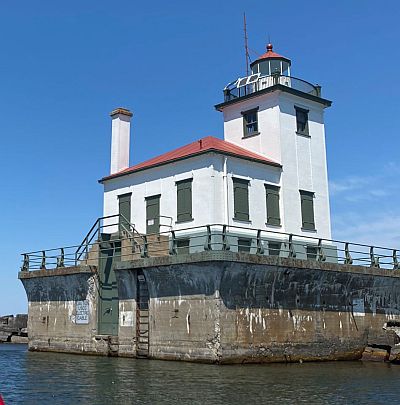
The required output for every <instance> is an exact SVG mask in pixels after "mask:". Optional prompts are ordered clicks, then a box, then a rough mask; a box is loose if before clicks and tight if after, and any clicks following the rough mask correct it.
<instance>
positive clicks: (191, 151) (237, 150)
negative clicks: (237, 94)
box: [100, 136, 281, 182]
mask: <svg viewBox="0 0 400 405" xmlns="http://www.w3.org/2000/svg"><path fill="white" fill-rule="evenodd" d="M209 152H216V153H221V154H224V155H229V156H234V157H238V158H242V159H248V160H252V161H255V162H259V163H264V164H268V165H272V166H277V167H281V165H280V164H279V163H276V162H274V161H272V160H270V159H268V158H266V157H264V156H262V155H258V154H257V153H254V152H251V151H249V150H247V149H244V148H241V147H240V146H236V145H234V144H233V143H230V142H227V141H223V140H222V139H218V138H214V137H213V136H207V137H205V138H202V139H199V140H198V141H195V142H192V143H189V144H188V145H185V146H182V147H180V148H178V149H175V150H172V151H171V152H167V153H164V154H162V155H160V156H157V157H154V158H152V159H149V160H146V161H145V162H143V163H139V164H137V165H135V166H132V167H128V168H127V169H125V170H122V171H120V172H118V173H114V174H111V175H110V176H107V177H104V178H102V179H101V180H100V182H102V181H104V180H109V179H113V178H115V177H119V176H124V175H126V174H130V173H134V172H138V171H140V170H144V169H149V168H151V167H156V166H161V165H165V164H167V163H172V162H175V161H177V160H182V159H187V158H189V157H193V156H197V155H201V154H203V153H209Z"/></svg>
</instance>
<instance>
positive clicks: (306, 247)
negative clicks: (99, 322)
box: [21, 214, 400, 271]
mask: <svg viewBox="0 0 400 405" xmlns="http://www.w3.org/2000/svg"><path fill="white" fill-rule="evenodd" d="M116 229H118V231H115V230H116ZM160 229H162V228H160ZM111 230H112V232H111ZM103 234H112V235H113V237H112V240H110V241H109V242H110V243H111V244H112V245H113V246H117V245H118V250H117V249H116V252H117V253H115V254H118V255H119V256H120V258H121V260H136V259H140V258H145V257H154V256H164V255H181V254H189V253H196V252H203V251H212V250H213V251H232V252H238V253H240V252H245V253H250V254H256V255H267V256H280V257H288V258H296V259H304V260H315V261H319V262H332V263H338V264H344V265H350V264H353V265H361V266H368V267H373V268H383V269H391V270H398V269H400V265H399V256H398V254H399V251H398V250H397V249H393V248H386V247H381V246H373V245H365V244H361V243H354V242H347V241H340V240H334V239H323V238H314V237H311V236H304V235H296V234H289V233H284V232H278V231H273V230H266V229H253V228H249V227H242V226H231V225H229V226H228V225H225V224H209V225H204V226H196V227H187V228H181V229H179V230H178V229H172V225H168V226H167V230H165V231H161V232H159V233H156V234H147V235H145V234H141V233H139V232H138V231H137V229H136V228H135V225H134V224H131V223H130V222H129V221H128V220H127V219H126V218H125V217H123V216H122V215H120V214H118V215H111V216H107V217H102V218H99V219H97V220H96V222H95V223H94V224H93V226H92V228H91V229H90V230H89V232H88V233H87V235H86V236H85V237H84V239H83V241H82V242H81V243H80V244H79V245H72V246H64V247H60V248H55V249H46V250H41V251H36V252H27V253H23V254H22V256H23V262H22V267H21V270H22V271H29V270H45V269H54V268H62V267H69V266H78V265H85V264H86V265H87V264H93V265H97V263H98V258H99V252H100V249H101V243H102V235H103Z"/></svg>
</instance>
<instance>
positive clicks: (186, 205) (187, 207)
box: [176, 179, 193, 222]
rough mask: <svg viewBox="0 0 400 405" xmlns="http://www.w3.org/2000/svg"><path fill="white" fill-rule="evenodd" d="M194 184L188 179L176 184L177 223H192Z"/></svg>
mask: <svg viewBox="0 0 400 405" xmlns="http://www.w3.org/2000/svg"><path fill="white" fill-rule="evenodd" d="M192 182H193V179H187V180H182V181H177V182H176V192H177V216H176V220H177V222H183V221H191V220H192V219H193V218H192Z"/></svg>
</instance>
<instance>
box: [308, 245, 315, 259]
mask: <svg viewBox="0 0 400 405" xmlns="http://www.w3.org/2000/svg"><path fill="white" fill-rule="evenodd" d="M317 252H318V251H317V247H316V246H307V247H306V253H307V260H317Z"/></svg>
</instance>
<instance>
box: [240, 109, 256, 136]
mask: <svg viewBox="0 0 400 405" xmlns="http://www.w3.org/2000/svg"><path fill="white" fill-rule="evenodd" d="M242 115H243V132H244V133H243V136H244V137H246V136H251V135H256V134H258V108H257V109H254V110H249V111H244V112H242Z"/></svg>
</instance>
